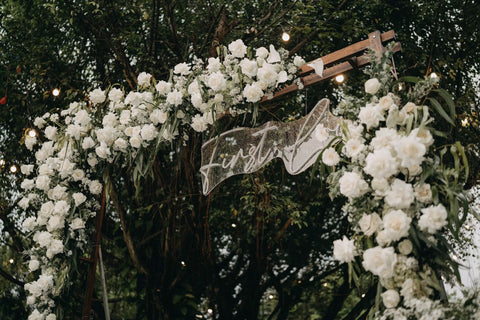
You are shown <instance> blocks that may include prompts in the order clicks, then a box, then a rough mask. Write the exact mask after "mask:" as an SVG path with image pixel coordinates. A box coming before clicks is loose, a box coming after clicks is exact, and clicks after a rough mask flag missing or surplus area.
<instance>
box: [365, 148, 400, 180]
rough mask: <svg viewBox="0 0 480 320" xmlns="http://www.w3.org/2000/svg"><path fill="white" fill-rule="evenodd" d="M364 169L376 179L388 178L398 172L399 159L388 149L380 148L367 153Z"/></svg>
mask: <svg viewBox="0 0 480 320" xmlns="http://www.w3.org/2000/svg"><path fill="white" fill-rule="evenodd" d="M363 170H364V171H365V172H366V173H368V174H369V175H371V176H372V177H373V178H375V179H388V178H390V177H391V176H392V175H394V174H396V173H397V172H398V167H397V161H396V160H395V158H394V157H393V156H392V154H391V153H390V151H389V150H388V149H378V150H375V151H374V152H373V153H369V154H368V155H367V158H366V161H365V168H364V169H363Z"/></svg>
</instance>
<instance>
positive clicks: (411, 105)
mask: <svg viewBox="0 0 480 320" xmlns="http://www.w3.org/2000/svg"><path fill="white" fill-rule="evenodd" d="M415 109H417V106H416V105H415V103H413V102H407V103H406V104H405V105H404V106H403V109H402V110H405V112H406V113H413V112H414V111H415Z"/></svg>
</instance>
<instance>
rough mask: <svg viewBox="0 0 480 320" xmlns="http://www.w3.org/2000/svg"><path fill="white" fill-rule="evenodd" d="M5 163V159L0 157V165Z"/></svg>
mask: <svg viewBox="0 0 480 320" xmlns="http://www.w3.org/2000/svg"><path fill="white" fill-rule="evenodd" d="M4 165H5V160H3V159H0V167H3V166H4Z"/></svg>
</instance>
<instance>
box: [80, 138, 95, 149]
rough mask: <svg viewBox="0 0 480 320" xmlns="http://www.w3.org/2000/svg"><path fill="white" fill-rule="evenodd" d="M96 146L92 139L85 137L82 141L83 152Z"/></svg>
mask: <svg viewBox="0 0 480 320" xmlns="http://www.w3.org/2000/svg"><path fill="white" fill-rule="evenodd" d="M94 145H95V141H93V139H92V138H91V137H85V139H83V141H82V149H83V150H88V149H90V148H92V147H93V146H94Z"/></svg>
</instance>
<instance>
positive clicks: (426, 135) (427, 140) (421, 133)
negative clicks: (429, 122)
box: [410, 128, 434, 148]
mask: <svg viewBox="0 0 480 320" xmlns="http://www.w3.org/2000/svg"><path fill="white" fill-rule="evenodd" d="M410 136H413V137H416V138H418V140H419V141H420V142H421V143H423V144H424V145H425V147H427V148H428V147H430V146H431V145H432V144H433V142H434V140H433V136H432V134H431V133H430V130H428V129H425V128H423V129H419V128H416V129H413V130H412V132H410Z"/></svg>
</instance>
